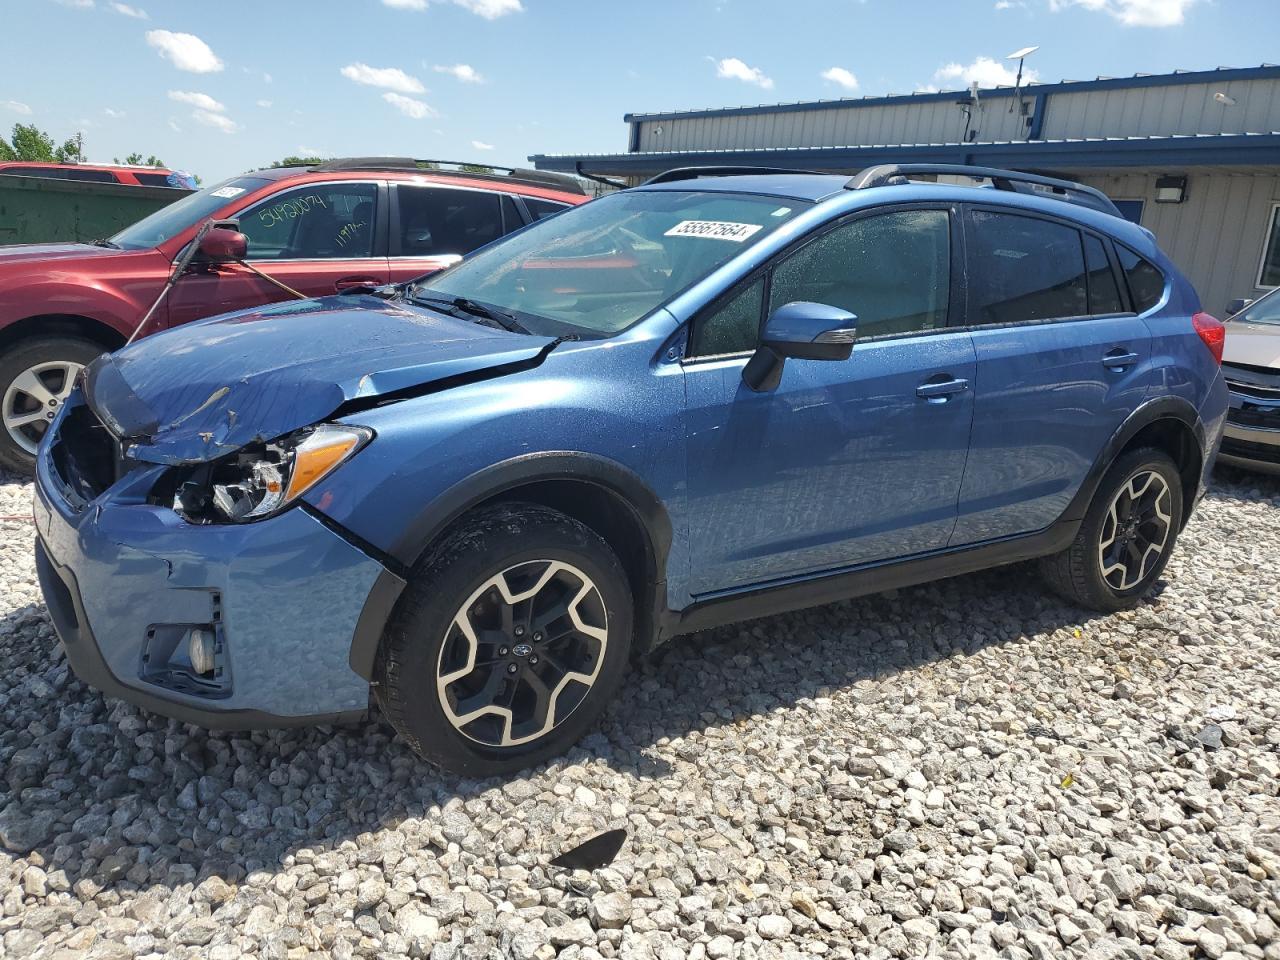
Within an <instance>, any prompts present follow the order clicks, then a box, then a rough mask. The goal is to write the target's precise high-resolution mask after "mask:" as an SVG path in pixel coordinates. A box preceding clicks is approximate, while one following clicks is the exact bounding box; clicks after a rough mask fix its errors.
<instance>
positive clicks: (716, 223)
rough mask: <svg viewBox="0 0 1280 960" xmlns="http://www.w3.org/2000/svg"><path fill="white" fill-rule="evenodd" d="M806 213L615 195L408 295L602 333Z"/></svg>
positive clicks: (742, 201) (656, 195) (670, 195)
mask: <svg viewBox="0 0 1280 960" xmlns="http://www.w3.org/2000/svg"><path fill="white" fill-rule="evenodd" d="M807 206H808V203H807V202H805V201H802V200H791V199H785V200H780V199H779V198H777V197H762V196H755V195H748V194H735V193H710V192H696V191H671V190H637V191H627V192H623V193H615V194H611V195H609V196H606V197H602V198H600V199H599V200H593V201H592V202H590V203H586V204H583V205H582V206H580V207H574V208H573V209H572V210H566V211H565V212H564V213H561V214H559V215H557V216H555V217H551V218H549V219H547V220H542V221H539V222H538V223H535V224H533V225H531V226H529V227H527V228H526V229H524V230H521V231H520V232H519V233H516V234H514V235H512V236H511V237H509V238H507V239H506V240H502V241H500V242H498V243H495V244H492V245H490V246H488V247H485V248H484V249H482V250H479V251H477V252H476V253H474V254H472V255H471V256H470V257H468V258H467V259H466V260H464V261H462V263H460V264H458V265H457V266H456V267H453V268H452V269H450V270H448V271H446V272H444V273H438V274H434V275H433V276H431V277H428V278H426V279H424V280H422V281H421V282H419V283H418V284H416V285H414V286H413V287H411V288H410V289H409V291H408V294H409V296H410V298H411V299H420V300H424V301H427V300H430V299H431V298H435V299H441V298H444V299H456V298H465V299H467V300H472V301H477V302H479V303H482V304H488V305H491V306H496V307H499V308H501V309H503V310H507V311H510V312H511V313H513V314H515V315H516V316H518V318H519V321H520V323H521V324H522V325H523V326H525V327H527V328H529V329H530V330H532V331H533V332H535V333H546V334H554V333H583V334H586V335H588V336H609V335H611V334H614V333H617V332H619V331H621V330H625V329H626V328H627V327H629V326H631V325H632V324H634V323H635V322H636V321H638V320H640V319H641V318H643V317H644V316H646V315H648V314H649V313H651V312H652V311H653V310H654V308H656V307H659V306H661V305H662V304H664V303H666V302H667V301H669V300H670V299H671V298H672V297H674V296H675V295H676V294H677V293H679V292H681V291H682V290H684V289H685V288H686V287H689V286H690V285H692V284H694V283H696V282H697V281H698V280H700V279H702V278H703V277H705V276H706V275H707V274H708V273H710V272H711V271H712V270H714V269H715V268H716V267H718V266H720V265H721V264H722V263H724V262H725V261H727V260H728V259H729V258H731V257H733V256H734V255H736V254H738V253H741V252H742V251H743V250H744V249H746V248H747V247H749V246H750V245H752V244H754V243H756V242H758V241H759V240H761V239H762V238H764V237H766V236H768V235H769V234H770V233H771V232H772V231H774V230H776V229H777V228H778V227H780V226H781V225H782V224H784V223H786V222H787V221H788V220H790V219H791V218H792V217H793V216H795V215H796V213H798V212H799V211H800V210H802V209H804V208H805V207H807Z"/></svg>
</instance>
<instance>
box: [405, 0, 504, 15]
mask: <svg viewBox="0 0 1280 960" xmlns="http://www.w3.org/2000/svg"><path fill="white" fill-rule="evenodd" d="M450 2H451V3H454V4H456V5H457V6H459V7H462V8H463V9H464V10H470V11H471V12H472V13H474V14H475V15H476V16H478V17H484V18H485V19H486V20H497V19H498V18H499V17H505V16H506V15H507V14H508V13H520V12H522V11H523V10H524V4H522V3H521V2H520V0H450ZM382 3H383V5H384V6H388V7H392V8H394V9H396V10H425V9H427V0H382Z"/></svg>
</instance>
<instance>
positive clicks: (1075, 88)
mask: <svg viewBox="0 0 1280 960" xmlns="http://www.w3.org/2000/svg"><path fill="white" fill-rule="evenodd" d="M1274 79H1280V65H1276V64H1271V63H1264V64H1261V65H1260V66H1257V67H1218V68H1216V69H1214V70H1175V71H1174V72H1173V73H1138V74H1134V75H1133V76H1132V77H1098V78H1096V79H1094V80H1062V81H1059V82H1058V83H1028V84H1024V85H1023V86H1022V88H1021V93H1022V95H1023V96H1035V95H1037V94H1042V93H1043V94H1048V93H1082V92H1085V91H1089V90H1123V89H1127V88H1134V87H1172V86H1182V85H1185V84H1193V83H1227V82H1230V81H1233V80H1274ZM1015 92H1016V91H1015V90H1014V88H1013V87H1011V86H997V87H989V88H981V89H980V91H979V93H980V95H981V96H982V97H985V98H991V97H1011V96H1013V95H1014V94H1015ZM967 93H968V91H967V90H942V91H938V92H932V91H931V92H928V93H909V94H890V95H888V96H865V97H844V98H839V99H836V100H800V101H796V102H793V103H764V104H756V105H753V106H741V107H714V108H709V109H701V110H672V111H660V112H657V113H628V114H624V115H623V120H625V121H626V122H627V123H639V122H649V121H654V120H679V119H682V118H686V117H701V118H705V117H731V116H744V115H750V114H766V113H783V112H811V111H817V110H846V109H849V108H851V107H882V106H889V105H895V104H903V103H930V102H951V101H954V100H955V98H956V97H957V96H964V95H965V94H967Z"/></svg>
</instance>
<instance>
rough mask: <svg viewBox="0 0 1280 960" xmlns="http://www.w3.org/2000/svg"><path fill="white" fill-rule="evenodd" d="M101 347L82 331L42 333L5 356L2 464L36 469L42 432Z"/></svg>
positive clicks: (0, 386)
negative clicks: (56, 334)
mask: <svg viewBox="0 0 1280 960" xmlns="http://www.w3.org/2000/svg"><path fill="white" fill-rule="evenodd" d="M102 352H103V348H102V346H101V345H100V344H97V343H94V342H93V341H92V340H84V339H81V338H80V337H39V338H37V339H33V340H24V341H22V342H20V343H18V344H16V345H14V346H13V347H11V348H10V349H9V350H7V351H6V352H5V353H4V354H3V356H0V425H2V428H0V466H5V467H8V468H9V469H10V470H14V471H16V472H17V473H20V474H24V475H30V474H31V473H34V472H35V465H36V449H37V448H38V447H39V445H40V439H41V437H43V436H44V433H45V431H46V430H47V429H48V428H49V424H50V423H51V422H52V421H53V418H54V416H55V415H56V414H57V412H58V409H59V408H60V407H61V406H62V404H63V403H64V402H65V401H66V399H67V395H68V394H69V393H71V389H72V387H74V386H75V381H76V377H77V376H78V375H79V373H80V371H81V370H82V369H83V368H84V367H86V366H88V365H89V363H90V362H91V361H93V360H94V359H95V358H96V357H97V356H98V355H99V354H100V353H102Z"/></svg>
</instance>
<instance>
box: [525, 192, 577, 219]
mask: <svg viewBox="0 0 1280 960" xmlns="http://www.w3.org/2000/svg"><path fill="white" fill-rule="evenodd" d="M524 206H525V209H526V210H528V211H529V216H531V217H533V219H535V220H541V219H542V218H543V217H554V216H555V215H556V214H557V213H563V212H564V211H565V210H568V209H569V207H571V206H572V204H569V203H557V202H556V201H554V200H543V199H542V198H541V197H525V198H524Z"/></svg>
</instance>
